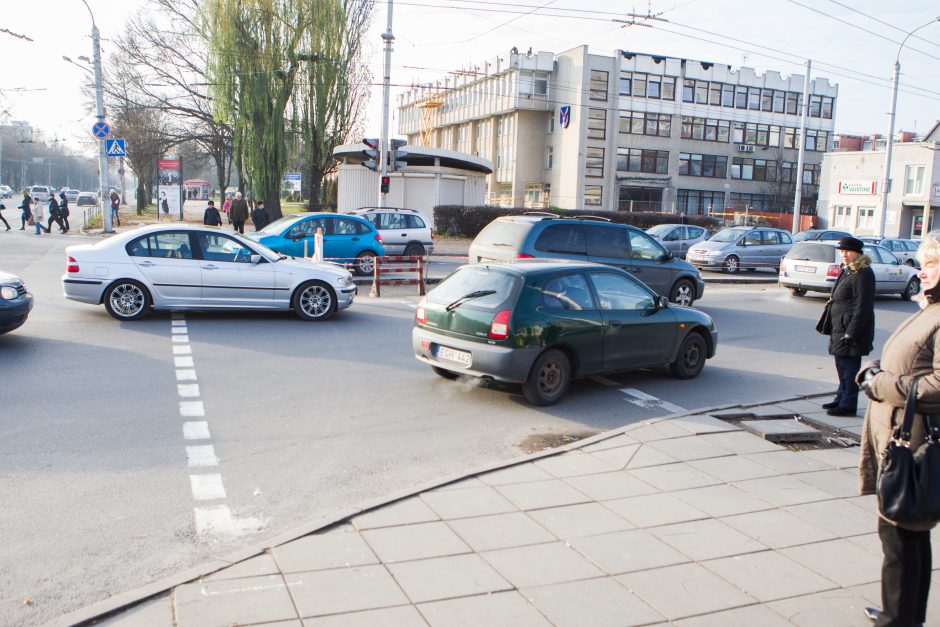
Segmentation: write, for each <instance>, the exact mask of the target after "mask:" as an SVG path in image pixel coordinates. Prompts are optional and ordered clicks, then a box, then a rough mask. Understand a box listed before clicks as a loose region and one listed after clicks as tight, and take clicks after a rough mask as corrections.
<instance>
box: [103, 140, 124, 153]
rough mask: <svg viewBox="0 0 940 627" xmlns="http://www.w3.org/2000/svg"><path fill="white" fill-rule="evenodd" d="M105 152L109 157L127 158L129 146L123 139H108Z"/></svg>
mask: <svg viewBox="0 0 940 627" xmlns="http://www.w3.org/2000/svg"><path fill="white" fill-rule="evenodd" d="M104 146H105V152H106V153H107V155H108V156H109V157H126V156H127V146H126V145H125V144H124V140H123V139H108V140H106V141H105V143H104Z"/></svg>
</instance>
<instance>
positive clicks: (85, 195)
mask: <svg viewBox="0 0 940 627" xmlns="http://www.w3.org/2000/svg"><path fill="white" fill-rule="evenodd" d="M75 204H76V205H78V206H79V207H88V206H91V207H94V206H95V205H97V204H98V194H96V193H95V192H79V194H78V198H77V199H76V200H75Z"/></svg>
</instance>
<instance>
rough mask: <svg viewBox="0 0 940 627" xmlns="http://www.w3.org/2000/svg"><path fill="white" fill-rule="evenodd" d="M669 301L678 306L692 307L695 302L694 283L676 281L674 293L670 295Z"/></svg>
mask: <svg viewBox="0 0 940 627" xmlns="http://www.w3.org/2000/svg"><path fill="white" fill-rule="evenodd" d="M669 300H671V301H672V302H674V303H675V304H677V305H683V306H684V307H691V306H692V302H693V301H694V300H695V287H693V285H692V283H691V282H689V281H688V280H686V279H679V280H678V281H676V283H675V285H673V286H672V291H671V292H670V293H669Z"/></svg>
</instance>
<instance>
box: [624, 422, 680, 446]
mask: <svg viewBox="0 0 940 627" xmlns="http://www.w3.org/2000/svg"><path fill="white" fill-rule="evenodd" d="M625 433H626V434H627V435H629V436H630V437H631V438H633V439H635V440H637V441H638V442H655V441H656V440H665V439H667V438H682V437H685V436H687V435H689V431H688V430H686V429H683V428H682V427H680V426H679V425H677V424H672V421H671V420H661V421H659V422H653V423H637V424H635V425H631V426H629V427H627V428H626V429H625Z"/></svg>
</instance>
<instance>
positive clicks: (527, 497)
mask: <svg viewBox="0 0 940 627" xmlns="http://www.w3.org/2000/svg"><path fill="white" fill-rule="evenodd" d="M496 489H497V490H499V492H500V493H501V494H502V495H503V496H505V497H506V498H507V499H509V500H510V501H512V503H513V504H514V505H515V506H516V507H518V508H519V509H521V510H530V509H541V508H543V507H558V506H559V505H574V504H576V503H587V502H588V501H590V500H591V499H590V497H588V496H586V495H584V494H582V493H581V492H578V491H577V490H575V489H574V488H572V487H571V486H570V485H568V484H567V483H565V482H564V481H562V480H561V479H551V480H549V481H532V482H530V483H513V484H510V485H504V486H499V487H497V488H496Z"/></svg>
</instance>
